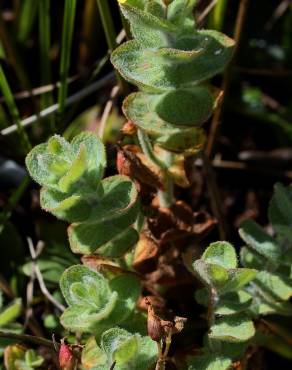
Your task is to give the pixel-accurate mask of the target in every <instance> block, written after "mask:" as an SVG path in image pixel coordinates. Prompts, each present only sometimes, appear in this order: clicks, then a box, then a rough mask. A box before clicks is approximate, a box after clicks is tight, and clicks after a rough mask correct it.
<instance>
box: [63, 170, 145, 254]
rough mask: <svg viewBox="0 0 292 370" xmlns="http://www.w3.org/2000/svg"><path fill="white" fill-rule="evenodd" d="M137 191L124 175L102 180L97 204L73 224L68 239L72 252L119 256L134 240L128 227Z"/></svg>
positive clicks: (135, 208)
mask: <svg viewBox="0 0 292 370" xmlns="http://www.w3.org/2000/svg"><path fill="white" fill-rule="evenodd" d="M137 197H138V193H137V190H136V187H135V185H134V183H133V182H131V181H130V180H129V179H128V178H127V177H125V176H113V177H110V178H107V179H105V180H103V181H102V183H101V188H100V197H99V198H98V199H97V200H96V202H97V205H96V207H93V212H92V213H91V215H90V217H89V218H88V219H87V220H86V222H82V223H73V224H72V225H71V226H70V227H69V229H68V234H69V242H70V246H71V249H72V251H73V252H75V253H82V254H92V253H99V254H102V255H104V256H108V257H119V256H121V255H122V254H124V253H125V252H126V251H127V250H128V249H129V248H130V247H132V246H133V245H134V244H135V243H136V242H137V240H138V234H137V232H136V230H134V229H133V228H131V226H132V224H133V223H134V222H135V221H136V218H137V214H138V212H139V203H138V199H137Z"/></svg>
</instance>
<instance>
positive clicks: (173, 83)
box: [111, 0, 234, 152]
mask: <svg viewBox="0 0 292 370" xmlns="http://www.w3.org/2000/svg"><path fill="white" fill-rule="evenodd" d="M119 3H120V8H121V11H122V13H123V14H124V16H125V17H126V18H127V20H128V21H129V23H130V26H131V33H132V36H133V38H134V39H133V40H131V41H128V42H126V43H124V44H122V45H121V46H119V47H118V48H117V49H116V50H115V51H114V52H113V54H112V56H111V61H112V63H113V65H114V66H115V67H116V68H117V69H118V71H119V72H120V73H121V75H122V76H123V77H124V78H125V79H126V80H128V81H129V82H131V83H133V84H134V85H136V86H138V87H139V89H140V91H139V92H136V93H132V94H130V95H129V96H128V97H127V98H126V99H125V101H124V104H123V110H124V113H125V115H126V117H127V118H128V119H129V120H130V121H132V122H133V123H134V124H135V125H137V127H138V128H139V129H141V130H142V132H143V133H145V134H147V135H149V136H150V137H151V138H152V140H153V141H154V142H155V143H156V144H158V145H159V146H160V147H162V148H164V149H166V150H168V151H173V152H187V151H191V152H193V151H194V150H195V149H197V147H198V146H201V145H202V143H203V141H204V140H203V137H204V134H203V131H202V130H201V129H200V127H201V125H202V124H203V123H204V122H205V121H206V120H207V119H208V118H209V117H210V116H211V114H212V112H213V110H214V108H215V106H216V101H217V95H218V91H217V90H216V89H214V88H212V87H210V86H209V85H208V84H207V83H206V82H205V81H206V80H207V79H209V78H211V77H213V76H214V75H216V74H217V73H218V72H221V71H222V70H223V69H224V67H225V66H226V64H227V63H228V62H229V61H230V59H231V57H232V51H233V47H234V42H233V40H232V39H230V38H228V37H227V36H225V35H223V34H221V33H219V32H216V31H210V30H196V29H195V21H194V17H193V14H192V12H193V8H194V5H195V3H196V0H173V1H163V0H155V1H152V0H151V1H148V0H119Z"/></svg>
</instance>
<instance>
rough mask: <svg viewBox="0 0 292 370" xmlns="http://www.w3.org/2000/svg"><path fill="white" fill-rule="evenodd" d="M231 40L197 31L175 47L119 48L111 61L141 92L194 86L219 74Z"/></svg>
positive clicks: (229, 52) (134, 44)
mask: <svg viewBox="0 0 292 370" xmlns="http://www.w3.org/2000/svg"><path fill="white" fill-rule="evenodd" d="M233 45H234V43H233V41H232V40H231V39H229V38H228V37H226V36H224V35H222V34H220V33H218V32H216V31H205V30H203V31H197V32H196V33H195V34H194V36H192V37H185V38H182V39H180V40H179V41H178V43H177V45H176V48H159V49H155V48H151V49H147V48H145V47H144V46H143V45H141V44H140V43H139V42H138V41H135V40H134V41H128V42H126V43H124V44H123V45H121V46H119V47H118V48H117V49H116V50H115V51H114V52H113V53H112V56H111V61H112V63H113V65H114V66H115V68H116V69H118V71H119V72H120V73H121V75H122V76H123V77H124V78H125V79H126V80H128V81H129V82H132V83H133V84H135V85H137V86H138V87H140V88H141V89H147V90H148V91H151V92H163V91H166V90H169V89H177V88H182V87H188V86H191V85H194V84H197V83H198V82H200V81H204V80H207V79H209V78H211V77H212V76H214V75H216V74H217V73H219V72H220V71H222V70H223V69H224V67H225V65H226V64H227V63H228V62H229V60H230V59H231V56H232V49H233Z"/></svg>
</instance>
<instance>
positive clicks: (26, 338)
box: [0, 331, 60, 349]
mask: <svg viewBox="0 0 292 370" xmlns="http://www.w3.org/2000/svg"><path fill="white" fill-rule="evenodd" d="M0 338H4V339H12V340H15V341H17V342H25V343H32V344H37V345H40V346H45V347H49V348H51V349H58V348H59V347H60V344H59V343H54V342H52V341H50V340H48V339H45V338H41V337H35V336H32V335H27V334H15V333H6V332H3V331H0Z"/></svg>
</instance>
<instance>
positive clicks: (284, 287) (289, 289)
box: [254, 271, 292, 301]
mask: <svg viewBox="0 0 292 370" xmlns="http://www.w3.org/2000/svg"><path fill="white" fill-rule="evenodd" d="M254 282H255V283H256V284H257V285H258V286H260V287H261V289H263V290H265V291H268V292H270V293H271V294H273V295H274V296H275V297H276V298H277V299H281V300H284V301H287V300H289V299H290V298H291V297H292V280H291V279H287V278H285V277H283V276H280V275H278V274H276V273H273V274H272V273H270V272H267V271H260V272H259V273H258V275H257V277H256V279H255V281H254Z"/></svg>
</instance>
